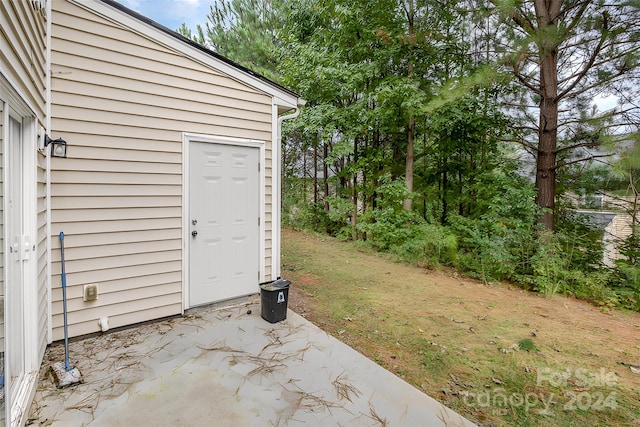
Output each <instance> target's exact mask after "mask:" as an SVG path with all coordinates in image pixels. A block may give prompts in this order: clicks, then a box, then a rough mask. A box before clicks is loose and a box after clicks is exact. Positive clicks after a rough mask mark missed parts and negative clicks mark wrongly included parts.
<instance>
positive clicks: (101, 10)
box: [69, 0, 301, 108]
mask: <svg viewBox="0 0 640 427" xmlns="http://www.w3.org/2000/svg"><path fill="white" fill-rule="evenodd" d="M69 1H70V2H71V3H74V4H76V5H78V6H80V7H82V8H84V9H86V10H89V11H90V12H93V13H95V14H97V15H100V16H102V17H104V18H106V19H109V20H111V21H113V22H115V23H118V24H121V25H123V26H125V27H127V28H129V29H130V30H132V31H134V32H136V33H138V34H140V35H142V36H144V37H146V38H148V39H151V40H153V41H156V42H158V43H160V44H162V45H164V46H166V47H168V48H169V49H172V50H174V51H176V52H180V53H183V54H185V55H187V56H188V57H190V58H192V59H193V60H194V61H197V62H199V63H201V64H203V65H205V66H208V67H211V68H213V69H215V70H217V71H220V72H222V73H224V74H226V75H228V76H229V77H231V78H233V79H235V80H237V81H239V82H241V83H244V84H246V85H248V86H251V87H252V88H254V89H256V90H259V91H261V92H263V93H265V94H267V95H270V96H272V97H273V104H274V105H279V106H283V107H290V108H297V106H298V105H299V103H300V101H301V100H299V99H298V98H297V97H296V96H295V95H293V94H291V93H288V92H286V91H283V90H281V89H279V88H277V87H275V86H273V85H270V84H268V83H267V82H265V81H263V80H260V79H258V78H256V77H254V76H252V75H250V74H248V73H246V72H244V71H243V70H241V69H239V68H237V67H234V66H233V65H231V64H228V63H226V62H224V61H222V60H220V59H218V58H216V57H215V56H212V55H208V54H206V53H205V52H202V51H200V50H198V49H197V48H195V47H193V46H190V45H189V44H187V43H183V42H181V41H180V40H179V39H177V38H175V37H172V36H170V35H169V34H166V33H164V32H163V31H161V30H159V29H158V28H155V27H153V26H151V25H149V24H147V23H146V22H143V21H140V20H139V19H136V18H135V17H133V16H131V15H129V14H127V13H125V12H123V11H121V10H118V9H115V8H113V7H111V6H109V5H108V4H106V3H103V2H101V1H100V0H69Z"/></svg>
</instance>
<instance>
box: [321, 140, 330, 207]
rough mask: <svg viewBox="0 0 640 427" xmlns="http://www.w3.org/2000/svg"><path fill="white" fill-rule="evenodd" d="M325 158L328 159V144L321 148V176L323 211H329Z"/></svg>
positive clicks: (327, 172) (327, 171)
mask: <svg viewBox="0 0 640 427" xmlns="http://www.w3.org/2000/svg"><path fill="white" fill-rule="evenodd" d="M327 157H329V144H327V143H325V144H323V146H322V175H323V176H324V210H325V211H327V212H328V211H329V166H328V165H327Z"/></svg>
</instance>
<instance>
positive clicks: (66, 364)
mask: <svg viewBox="0 0 640 427" xmlns="http://www.w3.org/2000/svg"><path fill="white" fill-rule="evenodd" d="M60 259H61V261H62V311H63V317H64V368H65V369H66V370H67V371H69V370H71V367H70V366H69V334H68V333H67V273H66V271H65V269H64V233H63V232H62V231H61V232H60Z"/></svg>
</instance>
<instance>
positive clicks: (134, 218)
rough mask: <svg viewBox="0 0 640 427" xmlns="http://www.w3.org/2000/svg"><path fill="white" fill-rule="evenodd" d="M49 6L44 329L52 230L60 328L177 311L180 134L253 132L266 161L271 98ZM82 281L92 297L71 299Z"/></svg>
mask: <svg viewBox="0 0 640 427" xmlns="http://www.w3.org/2000/svg"><path fill="white" fill-rule="evenodd" d="M52 6H53V9H54V10H53V23H54V26H53V31H52V37H53V41H52V78H53V81H52V133H53V136H54V137H63V138H64V139H65V140H66V141H67V142H68V144H69V147H68V158H67V159H53V160H52V172H51V182H52V184H51V216H52V218H51V221H52V235H53V237H52V241H53V244H52V246H53V251H52V258H53V260H52V261H53V264H52V271H53V279H52V283H53V289H52V301H53V303H52V310H53V314H54V315H53V318H52V323H53V328H54V330H53V337H54V339H60V338H62V328H61V327H62V292H61V289H60V269H61V265H60V251H59V239H58V233H59V232H60V231H64V233H65V258H66V272H67V285H68V294H67V296H68V308H69V324H70V327H69V332H70V335H71V336H78V335H82V334H87V333H92V332H96V331H98V330H99V328H98V322H97V321H98V319H99V318H100V317H102V316H109V318H110V326H111V327H118V326H123V325H128V324H133V323H137V322H142V321H147V320H151V319H156V318H161V317H165V316H171V315H176V314H179V313H181V310H182V286H183V284H182V255H183V253H182V250H183V249H182V222H183V219H182V194H183V188H182V153H183V147H182V135H183V132H189V133H198V134H205V135H215V136H222V137H234V138H244V139H254V140H260V141H265V142H266V144H267V145H266V152H267V157H268V159H267V161H268V164H269V165H270V164H271V159H270V156H271V146H270V145H271V139H272V135H271V132H272V122H271V120H272V114H271V111H272V106H271V104H272V99H271V97H270V96H268V95H265V94H263V93H261V92H259V91H257V90H255V89H253V88H251V87H249V86H247V85H245V84H243V83H241V82H238V81H236V80H234V79H232V78H230V77H228V76H225V75H223V74H221V73H220V72H218V71H216V70H212V69H211V68H209V67H208V66H205V65H203V64H200V63H198V62H196V61H195V60H193V59H191V58H188V57H187V56H185V55H184V54H182V53H178V52H175V51H173V50H171V49H169V48H166V47H164V46H163V45H161V44H159V43H158V42H156V41H154V40H153V39H151V38H148V37H146V36H142V35H139V34H137V33H134V32H133V31H131V30H129V29H127V28H124V27H123V26H121V25H120V24H117V23H114V22H111V21H109V20H107V19H105V18H102V17H100V16H98V15H96V14H94V13H92V12H90V11H87V10H85V9H84V8H82V7H79V6H77V5H74V4H72V3H69V2H66V1H54V2H53V3H52ZM153 31H154V30H150V33H149V34H152V33H153ZM269 167H270V166H269ZM268 182H269V184H268V186H266V188H265V192H266V194H268V195H269V196H268V197H269V199H270V198H271V196H270V195H271V193H272V191H271V180H269V181H268ZM267 209H268V217H269V218H270V217H271V211H270V207H267ZM266 226H267V231H268V233H267V234H268V235H270V234H271V223H270V222H269V223H268V224H266ZM266 244H267V245H268V248H267V249H268V251H267V253H269V254H270V246H269V245H270V243H269V242H267V243H266ZM265 262H266V265H270V263H271V260H270V255H269V258H266V259H265ZM89 283H96V284H98V287H99V299H98V300H97V301H93V302H85V301H83V298H82V293H83V285H85V284H89Z"/></svg>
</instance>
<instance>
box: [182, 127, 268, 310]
mask: <svg viewBox="0 0 640 427" xmlns="http://www.w3.org/2000/svg"><path fill="white" fill-rule="evenodd" d="M191 142H203V143H207V144H225V145H239V146H244V147H254V148H259V149H260V165H261V167H260V173H259V180H260V200H259V203H260V218H261V221H260V226H259V230H260V231H259V253H260V278H259V281H260V282H263V281H265V255H266V230H265V224H266V221H265V217H266V212H265V205H266V203H265V202H266V192H265V182H266V180H265V178H266V175H265V170H266V167H265V166H264V165H265V161H266V143H265V141H257V140H251V139H241V138H229V137H221V136H215V135H202V134H196V133H186V132H185V133H183V134H182V312H183V314H184V310H186V309H188V308H190V307H191V302H190V301H189V291H190V288H189V287H190V277H189V276H190V273H189V259H190V253H189V252H190V248H189V246H190V245H189V241H190V240H189V238H190V235H189V233H190V229H191V226H190V223H189V221H190V212H189V203H190V200H189V178H190V172H191V170H190V165H189V155H190V151H189V145H190V143H191ZM257 286H258V282H256V288H257Z"/></svg>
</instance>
